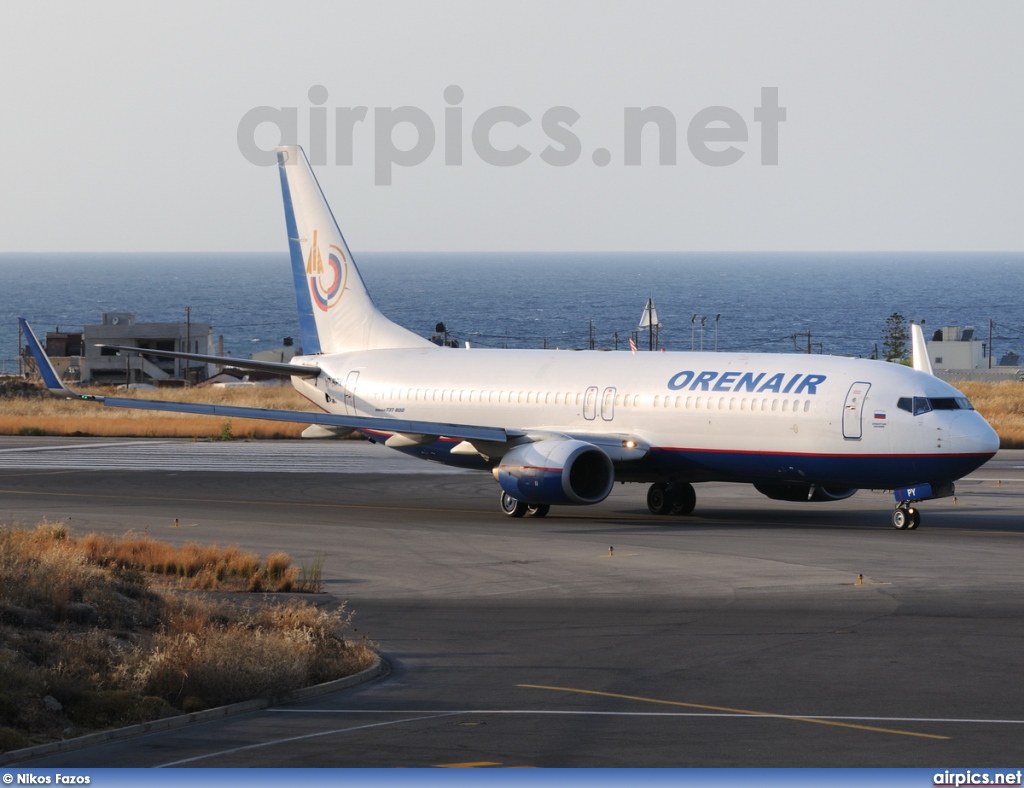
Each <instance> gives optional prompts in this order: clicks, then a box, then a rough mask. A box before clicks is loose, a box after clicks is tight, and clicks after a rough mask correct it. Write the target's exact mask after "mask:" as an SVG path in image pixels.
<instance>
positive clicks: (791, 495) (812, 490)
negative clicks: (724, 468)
mask: <svg viewBox="0 0 1024 788" xmlns="http://www.w3.org/2000/svg"><path fill="white" fill-rule="evenodd" d="M754 489H755V490H757V491H758V492H759V493H761V495H767V496H768V497H769V498H771V499H772V500H773V501H813V502H814V503H822V502H823V501H841V500H843V499H844V498H849V497H850V496H851V495H853V494H854V493H855V492H857V488H856V487H854V488H853V489H849V490H844V489H837V488H835V487H821V486H819V485H817V484H808V483H807V482H771V483H769V482H760V483H758V484H755V485H754Z"/></svg>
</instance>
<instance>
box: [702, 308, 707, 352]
mask: <svg viewBox="0 0 1024 788" xmlns="http://www.w3.org/2000/svg"><path fill="white" fill-rule="evenodd" d="M707 320H708V316H707V315H704V317H702V318H701V319H700V350H701V352H702V353H703V352H704V324H705V323H706V322H707Z"/></svg>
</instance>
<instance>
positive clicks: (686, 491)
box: [647, 482, 697, 516]
mask: <svg viewBox="0 0 1024 788" xmlns="http://www.w3.org/2000/svg"><path fill="white" fill-rule="evenodd" d="M696 505H697V493H695V492H694V490H693V485H692V484H688V483H687V482H682V483H680V484H669V483H668V482H655V483H654V484H652V485H651V488H650V489H649V490H648V491H647V508H648V509H650V511H651V514H673V515H677V516H685V515H688V514H692V513H693V507H695V506H696Z"/></svg>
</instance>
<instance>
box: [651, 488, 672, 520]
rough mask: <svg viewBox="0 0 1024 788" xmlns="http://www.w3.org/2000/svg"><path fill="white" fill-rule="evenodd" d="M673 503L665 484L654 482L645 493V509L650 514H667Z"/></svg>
mask: <svg viewBox="0 0 1024 788" xmlns="http://www.w3.org/2000/svg"><path fill="white" fill-rule="evenodd" d="M673 503H674V501H673V497H672V495H671V494H670V493H669V489H668V485H667V484H666V483H665V482H655V483H654V484H652V485H651V488H650V489H649V490H648V491H647V508H648V509H649V510H650V512H651V514H668V513H669V512H671V511H672V504H673Z"/></svg>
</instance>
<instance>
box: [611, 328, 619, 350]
mask: <svg viewBox="0 0 1024 788" xmlns="http://www.w3.org/2000/svg"><path fill="white" fill-rule="evenodd" d="M612 339H614V340H615V349H616V350H618V349H619V332H618V331H616V332H615V333H614V334H612Z"/></svg>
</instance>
